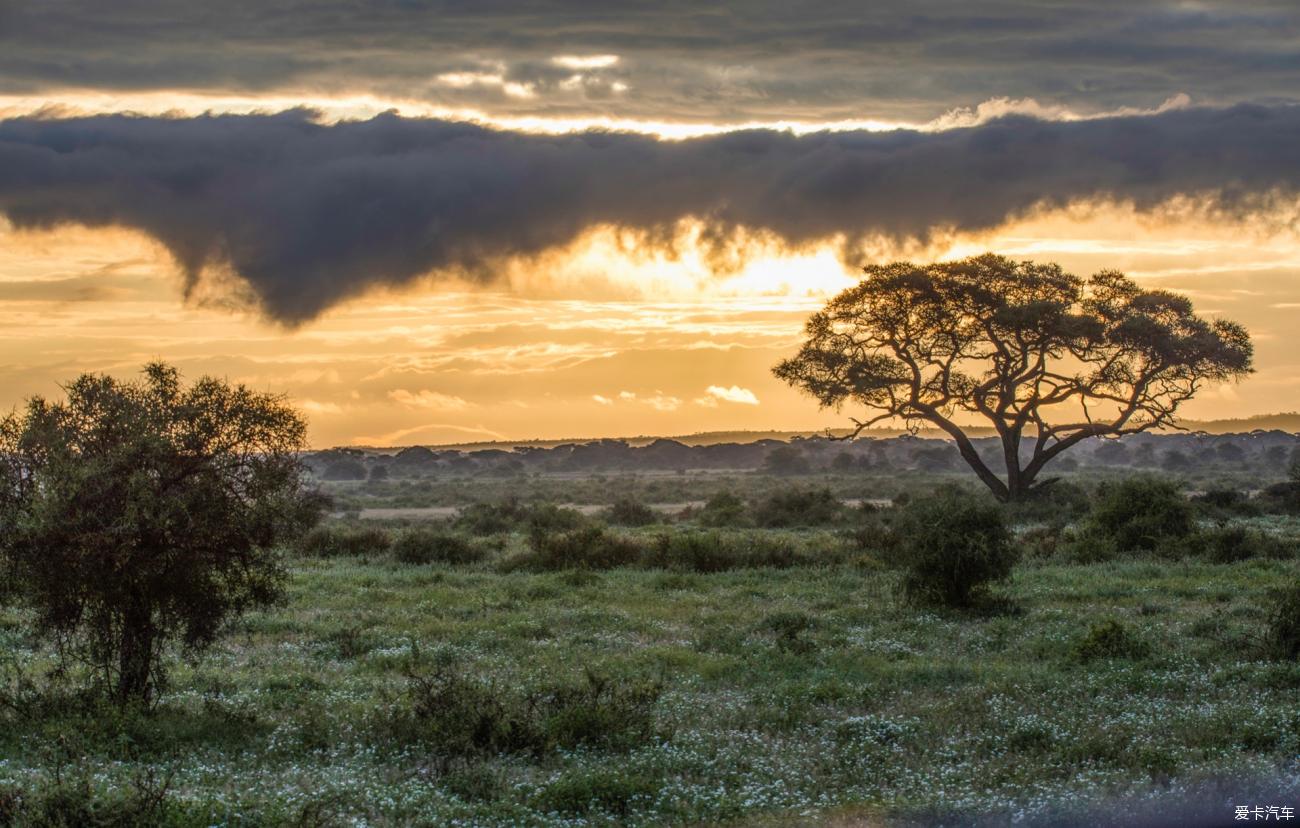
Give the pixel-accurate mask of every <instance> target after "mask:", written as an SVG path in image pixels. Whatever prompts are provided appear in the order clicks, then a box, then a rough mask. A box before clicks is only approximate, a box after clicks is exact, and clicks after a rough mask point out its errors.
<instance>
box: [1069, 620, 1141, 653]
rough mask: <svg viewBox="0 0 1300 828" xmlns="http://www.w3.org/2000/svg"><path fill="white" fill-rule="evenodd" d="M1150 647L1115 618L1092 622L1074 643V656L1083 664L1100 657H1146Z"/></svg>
mask: <svg viewBox="0 0 1300 828" xmlns="http://www.w3.org/2000/svg"><path fill="white" fill-rule="evenodd" d="M1150 652H1151V647H1150V645H1148V644H1147V643H1146V642H1145V641H1143V640H1142V639H1140V638H1138V637H1137V636H1135V635H1134V634H1133V633H1132V632H1130V631H1129V629H1128V627H1126V626H1124V625H1123V624H1121V623H1120V622H1119V621H1116V620H1115V619H1113V618H1112V619H1108V620H1106V621H1102V622H1101V623H1099V624H1093V625H1092V626H1091V627H1089V628H1088V632H1087V633H1085V634H1084V636H1083V637H1082V638H1080V639H1079V640H1078V641H1077V642H1075V645H1074V657H1075V658H1076V659H1078V660H1079V661H1082V662H1084V663H1085V664H1086V663H1088V662H1090V661H1096V660H1097V659H1102V658H1127V659H1135V660H1136V659H1142V658H1146V657H1147V655H1149V654H1150Z"/></svg>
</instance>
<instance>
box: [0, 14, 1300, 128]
mask: <svg viewBox="0 0 1300 828" xmlns="http://www.w3.org/2000/svg"><path fill="white" fill-rule="evenodd" d="M1298 21H1300V16H1298V15H1297V13H1296V8H1295V4H1294V3H1291V2H1288V1H1287V0H1200V2H1196V3H1187V2H1174V1H1173V0H1158V1H1157V2H1143V3H1132V2H1117V0H1053V2H1050V3H1044V2H1029V1H1028V0H1022V1H1021V2H1016V0H993V2H981V3H970V2H965V0H878V2H873V3H870V4H864V3H861V2H850V1H849V0H825V1H824V2H819V3H816V4H812V5H810V4H806V3H790V2H788V0H745V1H744V2H739V0H732V2H719V3H707V4H701V3H695V2H687V0H667V2H657V3H627V2H607V3H600V4H593V3H591V2H578V0H569V1H568V2H565V0H543V1H542V2H531V3H511V2H500V0H484V2H476V3H462V2H449V0H311V2H308V1H307V0H227V1H226V2H222V3H212V2H210V0H166V2H163V1H162V0H115V2H112V3H104V2H102V1H101V0H41V1H40V2H20V0H0V92H4V93H9V94H26V95H34V96H46V97H48V96H49V95H50V94H51V93H52V92H55V91H66V90H68V89H87V88H89V89H99V90H107V91H114V92H126V91H132V92H138V91H142V90H157V89H170V90H187V91H195V92H208V93H210V92H223V93H231V92H240V93H247V94H280V93H291V94H294V95H297V96H299V97H301V96H303V95H304V94H314V95H325V96H329V95H335V96H337V95H345V94H357V93H361V94H372V95H376V96H379V97H382V98H385V99H389V100H392V99H397V98H400V99H403V100H418V101H424V102H428V103H432V104H438V105H443V106H449V107H469V108H474V109H477V110H480V111H483V112H487V113H490V114H495V115H505V114H515V115H523V114H529V115H541V116H547V117H581V116H591V115H613V116H618V117H634V118H642V119H647V118H649V119H667V120H689V121H700V120H703V121H709V122H715V123H716V122H728V123H742V122H745V121H747V120H760V121H767V120H774V119H788V118H794V119H800V120H814V121H825V120H838V119H844V118H857V117H863V116H864V115H865V116H867V117H872V118H882V119H886V120H894V121H898V120H902V121H908V122H913V123H915V122H924V121H928V120H930V119H932V118H934V117H936V116H939V115H941V114H942V113H943V112H945V111H946V110H948V109H951V108H955V107H959V106H970V105H972V104H975V103H978V102H980V101H983V100H986V99H988V98H991V97H996V96H1006V97H1011V98H1026V97H1029V98H1037V99H1039V100H1041V101H1044V102H1047V103H1051V104H1065V105H1068V106H1071V107H1074V108H1076V109H1079V110H1082V111H1086V112H1094V111H1098V110H1110V109H1115V108H1118V107H1121V106H1151V105H1154V104H1155V103H1158V102H1159V101H1161V100H1164V99H1166V98H1168V97H1169V96H1171V95H1173V94H1176V93H1179V92H1187V93H1191V94H1192V95H1193V96H1194V97H1195V98H1196V99H1197V100H1198V101H1205V102H1210V103H1217V104H1223V103H1232V102H1237V101H1241V100H1243V99H1248V100H1256V101H1260V100H1280V99H1288V100H1295V97H1296V89H1297V88H1300V87H1298V85H1297V81H1298V80H1300V63H1298V62H1297V59H1296V51H1295V38H1296V34H1297V29H1298V25H1300V23H1298ZM609 57H617V58H618V60H617V61H610V60H608V58H609Z"/></svg>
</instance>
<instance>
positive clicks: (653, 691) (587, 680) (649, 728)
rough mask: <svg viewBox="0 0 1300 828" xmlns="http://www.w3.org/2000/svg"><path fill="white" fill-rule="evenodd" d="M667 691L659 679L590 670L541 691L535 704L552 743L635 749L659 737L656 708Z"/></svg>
mask: <svg viewBox="0 0 1300 828" xmlns="http://www.w3.org/2000/svg"><path fill="white" fill-rule="evenodd" d="M662 693H663V688H662V686H661V685H659V684H656V683H653V682H645V681H638V680H633V679H626V678H624V679H614V678H610V677H608V676H602V675H600V674H598V673H595V672H593V671H591V670H587V671H585V672H584V676H583V680H582V681H581V682H579V683H576V684H571V685H567V686H560V687H556V688H553V689H551V690H549V691H546V692H544V693H542V694H540V696H535V697H534V699H535V702H534V703H535V704H537V705H538V708H539V709H540V710H541V716H542V726H541V729H542V731H543V732H544V733H545V735H546V739H547V742H548V743H549V744H551V745H554V746H556V747H561V748H573V747H577V746H579V745H586V746H589V747H601V748H607V749H610V750H631V749H632V748H635V747H637V746H639V745H642V744H644V743H646V742H648V741H649V740H650V739H651V738H653V737H654V735H655V719H654V708H655V705H656V704H657V703H658V701H659V696H660V695H661V694H662Z"/></svg>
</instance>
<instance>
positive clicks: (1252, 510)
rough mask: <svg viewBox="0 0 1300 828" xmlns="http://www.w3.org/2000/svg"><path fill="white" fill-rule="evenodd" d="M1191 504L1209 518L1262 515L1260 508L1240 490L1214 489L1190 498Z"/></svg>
mask: <svg viewBox="0 0 1300 828" xmlns="http://www.w3.org/2000/svg"><path fill="white" fill-rule="evenodd" d="M1189 500H1190V501H1191V503H1192V504H1193V505H1194V506H1196V508H1197V509H1199V510H1200V511H1201V512H1202V513H1204V514H1205V515H1206V516H1208V517H1217V518H1222V517H1227V516H1234V515H1241V516H1246V517H1249V516H1253V515H1258V514H1259V513H1260V508H1259V506H1257V505H1256V504H1254V503H1252V502H1251V501H1250V497H1249V496H1248V495H1247V494H1246V493H1245V492H1243V491H1240V490H1238V489H1227V488H1214V489H1209V490H1207V491H1205V492H1202V493H1200V494H1198V495H1194V496H1192V497H1191V498H1189Z"/></svg>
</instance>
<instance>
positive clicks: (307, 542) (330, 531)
mask: <svg viewBox="0 0 1300 828" xmlns="http://www.w3.org/2000/svg"><path fill="white" fill-rule="evenodd" d="M392 542H393V540H392V538H391V537H390V536H389V534H388V532H387V531H385V530H383V529H381V528H379V527H375V526H339V525H334V526H317V527H316V528H315V529H312V530H311V531H310V532H307V533H306V534H305V535H303V536H302V537H301V538H299V539H298V543H297V545H296V548H297V550H298V552H299V553H300V554H303V555H308V556H310V557H313V558H339V557H351V558H358V557H361V556H363V555H378V554H382V553H384V552H387V551H388V549H389V547H390V546H392Z"/></svg>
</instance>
